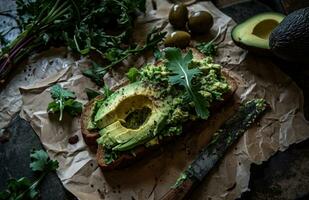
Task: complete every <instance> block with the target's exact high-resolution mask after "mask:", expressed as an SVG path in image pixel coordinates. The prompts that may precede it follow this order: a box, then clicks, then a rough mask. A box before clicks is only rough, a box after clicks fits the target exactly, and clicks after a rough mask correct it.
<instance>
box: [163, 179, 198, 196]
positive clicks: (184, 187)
mask: <svg viewBox="0 0 309 200" xmlns="http://www.w3.org/2000/svg"><path fill="white" fill-rule="evenodd" d="M195 185H196V181H194V180H192V179H190V178H188V179H186V180H184V181H183V182H182V183H181V184H180V185H179V186H177V187H176V188H171V189H170V190H169V191H168V192H167V193H165V195H164V196H163V197H161V199H160V200H182V199H185V198H186V197H187V195H188V194H190V192H191V190H192V189H193V188H194V186H195Z"/></svg>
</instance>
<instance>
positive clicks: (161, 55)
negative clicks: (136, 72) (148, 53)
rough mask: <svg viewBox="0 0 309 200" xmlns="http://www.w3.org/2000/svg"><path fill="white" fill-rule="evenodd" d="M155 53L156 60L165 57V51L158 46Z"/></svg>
mask: <svg viewBox="0 0 309 200" xmlns="http://www.w3.org/2000/svg"><path fill="white" fill-rule="evenodd" d="M153 55H154V57H155V60H156V61H157V60H160V59H161V58H163V53H162V51H160V49H158V48H157V49H155V50H154V51H153Z"/></svg>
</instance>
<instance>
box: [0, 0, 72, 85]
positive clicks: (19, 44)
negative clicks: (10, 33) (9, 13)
mask: <svg viewBox="0 0 309 200" xmlns="http://www.w3.org/2000/svg"><path fill="white" fill-rule="evenodd" d="M16 3H17V6H18V8H17V11H18V12H19V13H20V19H18V20H17V21H18V24H20V25H21V28H22V32H21V33H20V34H19V35H18V37H17V38H16V39H14V40H13V41H11V42H9V41H7V43H4V44H2V45H3V46H4V47H3V48H2V49H1V50H0V79H3V78H5V76H6V75H7V74H8V72H9V71H10V69H11V68H12V66H13V65H14V64H16V63H17V62H19V61H20V60H21V59H22V58H24V57H25V56H26V55H29V53H31V52H33V51H34V49H36V48H37V47H38V46H42V45H44V43H45V41H44V40H43V38H46V36H45V34H46V32H47V31H49V30H50V29H53V28H55V27H57V26H58V20H60V18H62V17H63V16H65V15H67V14H68V13H69V11H70V8H71V5H70V3H69V1H68V0H66V1H60V0H56V1H48V0H40V1H38V0H34V1H30V0H17V2H16ZM34 14H35V15H34ZM58 28H59V27H58ZM2 36H3V35H2ZM44 36H45V37H44ZM2 42H6V41H2Z"/></svg>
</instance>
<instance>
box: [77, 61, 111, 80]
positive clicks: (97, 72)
mask: <svg viewBox="0 0 309 200" xmlns="http://www.w3.org/2000/svg"><path fill="white" fill-rule="evenodd" d="M106 72H107V71H106V70H105V69H104V68H103V67H101V66H100V65H99V64H97V63H95V62H92V66H91V67H90V68H88V69H86V70H84V71H83V72H82V73H83V74H84V75H85V76H87V77H89V78H90V79H91V80H92V81H93V82H95V83H96V84H97V85H98V86H103V85H104V80H103V77H104V75H105V74H106Z"/></svg>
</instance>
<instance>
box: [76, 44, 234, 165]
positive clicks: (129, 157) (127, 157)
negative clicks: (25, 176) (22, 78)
mask: <svg viewBox="0 0 309 200" xmlns="http://www.w3.org/2000/svg"><path fill="white" fill-rule="evenodd" d="M192 50H193V54H194V55H195V58H197V59H202V58H203V57H204V56H203V55H202V54H200V53H199V52H197V51H196V50H195V49H192ZM221 73H222V75H223V76H224V77H225V79H226V81H227V82H228V85H229V86H230V90H229V91H228V92H227V93H225V94H223V97H222V98H223V100H222V101H218V102H214V103H213V104H212V106H211V108H210V111H211V112H215V111H218V110H220V109H221V108H222V107H223V106H224V105H225V104H227V103H228V102H229V100H231V99H232V98H233V94H234V93H235V91H236V89H237V83H236V80H235V79H234V78H233V77H231V76H230V75H229V74H228V73H227V71H225V70H224V69H222V70H221ZM102 98H103V96H98V97H96V98H95V99H93V100H91V101H90V102H88V103H87V104H86V105H85V108H84V110H83V113H82V116H81V130H82V135H83V138H84V140H85V142H86V144H87V145H89V146H90V149H96V148H97V153H96V156H97V162H98V165H99V167H100V168H101V169H102V170H113V169H120V168H124V167H126V166H128V165H130V164H132V163H134V162H135V161H137V160H140V159H142V158H143V157H145V156H146V155H149V154H150V153H151V152H153V151H154V150H155V149H157V148H159V147H160V146H161V145H163V144H165V143H167V142H169V141H171V140H173V139H175V138H176V137H178V136H171V137H163V139H162V140H159V143H158V144H155V145H153V146H151V147H145V146H144V145H139V146H137V147H135V148H134V149H132V150H130V152H124V153H123V154H121V155H120V156H119V157H118V158H117V159H116V160H114V161H113V162H112V163H109V164H106V163H105V161H104V148H103V147H102V146H101V145H98V144H97V142H96V140H97V139H98V138H99V137H100V135H99V132H98V131H95V130H94V131H89V130H88V129H87V124H88V120H89V117H90V116H91V113H92V111H93V108H94V106H95V101H97V100H99V99H102ZM192 123H201V121H198V122H188V123H187V124H186V125H185V127H192ZM202 123H205V121H202ZM190 124H191V125H190ZM188 129H189V128H188ZM185 132H186V128H184V133H183V134H185ZM183 134H182V135H183Z"/></svg>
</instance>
